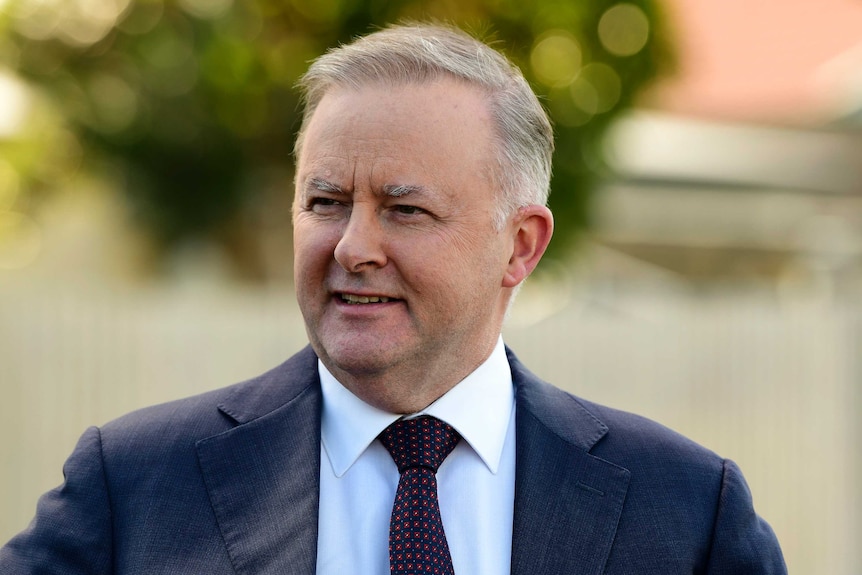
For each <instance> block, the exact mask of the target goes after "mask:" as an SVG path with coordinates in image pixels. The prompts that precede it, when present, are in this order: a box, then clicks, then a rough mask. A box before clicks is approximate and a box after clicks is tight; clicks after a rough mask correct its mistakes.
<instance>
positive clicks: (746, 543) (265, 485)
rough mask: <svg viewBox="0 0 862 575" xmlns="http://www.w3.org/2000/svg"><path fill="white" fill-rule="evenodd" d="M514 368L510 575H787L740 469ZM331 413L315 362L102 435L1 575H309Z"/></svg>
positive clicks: (50, 497)
mask: <svg viewBox="0 0 862 575" xmlns="http://www.w3.org/2000/svg"><path fill="white" fill-rule="evenodd" d="M509 362H510V364H511V367H512V375H513V380H514V384H515V388H516V402H517V411H516V426H517V428H516V429H517V432H516V438H517V439H516V457H517V470H516V478H515V509H514V511H515V514H514V538H513V550H512V573H513V575H552V574H553V575H562V574H566V575H599V574H602V573H607V574H622V573H627V574H644V575H647V574H654V575H674V574H682V573H703V574H710V575H727V574H738V575H742V574H776V573H785V572H786V568H785V566H784V561H783V559H782V556H781V551H780V549H779V546H778V543H777V541H776V539H775V536H774V535H773V533H772V531H771V529H770V528H769V526H768V525H767V524H766V523H765V522H764V521H763V520H761V519H760V518H759V517H758V516H757V515H756V514H755V512H754V509H753V507H752V502H751V496H750V493H749V490H748V488H747V486H746V484H745V481H744V479H743V478H742V475H741V473H740V471H739V469H737V467H736V466H735V465H734V464H733V463H732V462H730V461H728V460H723V459H721V458H719V457H718V456H717V455H715V454H713V453H712V452H710V451H707V450H706V449H704V448H702V447H699V446H698V445H696V444H694V443H692V442H691V441H689V440H687V439H685V438H683V437H681V436H680V435H678V434H676V433H674V432H672V431H670V430H668V429H666V428H664V427H661V426H660V425H658V424H656V423H653V422H651V421H649V420H646V419H644V418H641V417H638V416H635V415H631V414H627V413H623V412H620V411H616V410H612V409H608V408H606V407H601V406H598V405H595V404H592V403H589V402H586V401H583V400H580V399H577V398H575V397H573V396H571V395H569V394H567V393H564V392H563V391H560V390H559V389H557V388H555V387H552V386H550V385H548V384H547V383H544V382H542V381H540V380H539V379H538V378H537V377H535V376H534V375H532V374H531V373H530V372H528V371H527V370H526V369H525V368H524V367H523V366H522V365H521V363H520V362H519V361H518V360H517V359H516V358H515V356H514V355H513V354H511V352H509ZM320 413H321V391H320V383H319V379H318V375H317V358H316V356H315V355H314V353H313V352H312V351H311V349H310V348H306V349H305V350H303V351H301V352H300V353H298V354H297V355H295V356H294V357H292V358H291V359H290V360H288V361H287V362H285V363H284V364H282V365H281V366H279V367H277V368H275V369H274V370H272V371H270V372H268V373H266V374H264V375H262V376H260V377H257V378H255V379H253V380H250V381H248V382H245V383H241V384H238V385H235V386H233V387H229V388H226V389H223V390H218V391H214V392H210V393H206V394H204V395H200V396H196V397H192V398H189V399H184V400H180V401H176V402H172V403H168V404H165V405H160V406H156V407H151V408H147V409H144V410H141V411H137V412H135V413H132V414H130V415H127V416H125V417H122V418H120V419H118V420H116V421H114V422H112V423H109V424H107V425H105V426H104V427H102V428H101V429H99V428H91V429H89V430H88V431H87V432H86V433H85V434H84V435H83V436H82V438H81V440H80V442H79V443H78V446H77V448H76V449H75V451H74V453H73V454H72V455H71V457H70V458H69V460H68V461H67V462H66V465H65V467H64V473H65V476H66V480H65V482H64V483H63V485H61V486H60V487H58V488H57V489H55V490H53V491H51V492H49V493H47V494H45V495H44V496H43V497H42V498H41V499H40V501H39V505H38V509H37V512H36V517H35V519H34V520H33V522H32V523H31V525H30V526H29V528H28V529H27V530H26V531H24V532H23V533H21V534H20V535H18V536H17V537H15V538H14V539H12V540H11V541H10V542H9V543H8V544H7V545H6V546H5V547H4V548H3V549H2V550H0V574H2V575H13V574H14V575H18V574H48V573H51V574H53V573H56V574H63V575H77V574H81V575H84V574H86V575H102V574H105V575H107V574H123V575H131V574H141V575H159V574H165V575H167V574H170V575H178V574H203V575H289V574H313V573H314V571H315V562H316V554H317V509H318V497H319V466H320ZM357 536H358V537H362V534H361V533H360V534H357ZM360 575H365V574H360ZM368 575H371V574H368ZM460 575H493V574H478V573H471V574H460Z"/></svg>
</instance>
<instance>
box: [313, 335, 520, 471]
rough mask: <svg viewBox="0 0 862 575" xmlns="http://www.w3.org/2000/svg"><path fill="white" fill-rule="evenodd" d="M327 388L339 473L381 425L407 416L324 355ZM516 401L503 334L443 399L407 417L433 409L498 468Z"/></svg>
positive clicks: (329, 444)
mask: <svg viewBox="0 0 862 575" xmlns="http://www.w3.org/2000/svg"><path fill="white" fill-rule="evenodd" d="M317 366H318V372H319V374H320V384H321V387H322V390H323V414H322V416H321V441H322V442H323V448H324V450H325V451H326V454H327V456H328V457H329V462H330V463H331V465H332V470H333V472H334V473H335V475H336V476H337V477H341V476H342V475H344V474H345V473H346V472H347V470H348V469H350V467H351V466H352V465H353V464H354V463H355V462H356V460H357V459H358V458H359V456H360V455H362V453H363V452H364V451H365V450H366V449H367V448H368V446H369V445H371V442H373V441H374V440H375V439H376V438H377V436H378V435H379V434H380V432H381V431H383V430H384V429H386V427H387V426H389V424H391V423H393V422H394V421H396V420H397V419H399V418H400V417H401V416H400V415H398V414H393V413H389V412H386V411H383V410H381V409H377V408H376V407H374V406H372V405H369V404H367V403H365V402H364V401H362V400H361V399H359V398H358V397H356V396H355V395H353V393H352V392H350V391H349V390H348V389H347V388H346V387H344V386H343V385H341V383H339V382H338V380H336V379H335V377H334V376H333V375H332V374H331V373H330V372H329V370H328V369H326V366H324V365H323V362H321V361H320V360H318V363H317ZM514 406H515V395H514V390H513V389H512V373H511V370H510V368H509V362H508V360H507V359H506V351H505V348H504V346H503V338H502V337H500V338H499V339H498V340H497V345H496V346H495V347H494V350H493V351H492V352H491V355H490V356H489V357H488V359H486V360H485V362H484V363H482V364H481V365H480V366H479V367H478V368H476V370H475V371H473V372H472V373H471V374H470V375H468V376H467V377H465V378H464V379H463V380H461V382H460V383H459V384H458V385H456V386H455V387H453V388H452V389H450V390H449V391H448V392H446V393H445V394H444V395H443V396H441V397H440V398H439V399H437V401H435V402H434V403H432V404H431V405H429V406H428V407H426V408H425V409H423V410H422V411H420V412H419V413H415V414H411V415H410V416H407V417H416V416H419V415H426V414H427V415H433V416H434V417H436V418H438V419H442V420H443V421H445V422H446V423H448V424H449V425H451V426H452V427H454V428H455V429H456V430H457V431H458V433H460V434H461V437H463V438H464V440H465V441H466V442H467V443H468V444H469V445H470V447H472V448H473V450H474V451H475V452H476V453H477V454H478V455H479V457H481V458H482V461H484V463H485V465H486V466H487V467H488V469H489V470H490V471H491V473H497V469H498V468H499V465H500V457H501V455H502V452H503V443H504V442H505V439H506V431H507V430H508V427H509V421H510V419H511V417H512V411H513V409H514Z"/></svg>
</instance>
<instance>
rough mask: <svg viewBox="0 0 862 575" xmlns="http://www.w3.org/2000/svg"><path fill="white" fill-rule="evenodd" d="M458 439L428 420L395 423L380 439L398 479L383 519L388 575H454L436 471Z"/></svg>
mask: <svg viewBox="0 0 862 575" xmlns="http://www.w3.org/2000/svg"><path fill="white" fill-rule="evenodd" d="M459 439H461V436H460V435H458V432H457V431H455V430H454V429H453V428H452V426H450V425H449V424H447V423H444V422H442V421H440V420H439V419H436V418H434V417H418V418H416V419H399V420H398V421H396V422H395V423H393V424H392V425H390V426H389V427H387V428H386V429H385V430H383V433H381V434H380V442H381V443H382V444H383V446H384V447H386V449H387V450H388V451H389V454H390V455H392V459H393V460H395V464H396V465H397V466H398V472H399V473H400V474H401V479H400V480H399V481H398V491H397V492H396V493H395V504H394V505H393V506H392V517H391V518H390V520H389V571H390V573H393V574H398V575H414V574H418V573H421V574H423V575H424V574H426V573H430V574H434V575H437V574H440V575H454V573H455V571H454V570H453V568H452V557H451V556H450V555H449V545H448V544H447V543H446V534H445V533H443V522H442V521H441V520H440V506H439V505H438V503H437V476H436V473H437V468H438V467H440V464H441V463H443V460H444V459H446V456H447V455H449V453H450V452H451V451H452V450H453V449H454V448H455V444H457V443H458V440H459Z"/></svg>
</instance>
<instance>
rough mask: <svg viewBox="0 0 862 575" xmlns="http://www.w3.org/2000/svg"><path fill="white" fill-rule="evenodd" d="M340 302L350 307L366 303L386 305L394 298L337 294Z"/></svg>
mask: <svg viewBox="0 0 862 575" xmlns="http://www.w3.org/2000/svg"><path fill="white" fill-rule="evenodd" d="M338 295H339V297H340V298H341V301H343V302H345V303H348V304H351V305H362V304H367V303H387V302H390V301H393V299H394V298H390V297H386V296H376V295H355V294H349V293H341V294H338Z"/></svg>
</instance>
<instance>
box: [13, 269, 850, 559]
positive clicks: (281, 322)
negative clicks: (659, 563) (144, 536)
mask: <svg viewBox="0 0 862 575" xmlns="http://www.w3.org/2000/svg"><path fill="white" fill-rule="evenodd" d="M860 318H862V306H858V305H856V306H839V305H834V304H833V305H829V306H822V305H815V304H812V303H810V302H809V303H806V302H803V301H798V302H791V303H787V302H785V303H784V304H781V305H779V304H778V303H776V301H775V300H772V299H768V298H762V297H755V296H745V295H725V296H722V297H712V298H710V299H709V300H694V299H671V298H668V297H666V296H664V295H658V294H640V295H638V294H619V293H617V294H614V295H613V297H610V296H609V295H607V294H601V293H598V292H595V291H593V293H584V292H582V293H581V294H580V295H573V293H571V292H569V291H558V292H555V293H554V292H552V293H551V294H550V295H548V294H547V293H545V294H543V295H541V296H538V295H537V294H536V293H535V292H530V291H527V292H526V293H524V294H522V296H521V299H519V301H518V302H517V303H516V306H515V309H514V311H513V314H512V318H511V322H510V325H509V327H507V329H506V332H505V337H506V341H507V343H508V344H509V345H510V346H512V347H513V348H514V349H515V350H516V351H517V353H518V354H519V356H520V357H521V359H522V360H524V362H525V363H527V365H528V366H530V367H531V368H532V369H533V370H534V371H535V372H537V373H538V374H539V375H541V376H543V377H544V378H545V379H547V380H549V381H551V382H553V383H555V384H557V385H558V386H560V387H563V388H565V389H567V390H569V391H571V392H573V393H576V394H578V395H581V396H584V397H587V398H589V399H592V400H594V401H599V402H603V403H607V404H611V405H614V406H616V407H620V408H623V409H628V410H632V411H636V412H639V413H642V414H644V415H647V416H649V417H652V418H654V419H657V420H659V421H661V422H663V423H665V424H666V425H668V426H670V427H672V428H674V429H677V430H679V431H681V432H683V433H684V434H686V435H689V436H690V437H692V438H694V439H695V440H697V441H699V442H701V443H703V444H705V445H706V446H708V447H710V448H711V449H713V450H715V451H717V452H719V453H721V454H722V455H724V456H726V457H730V458H732V459H734V460H735V461H737V462H738V463H739V464H740V465H741V467H742V469H743V471H744V472H745V474H746V477H747V479H748V480H749V484H750V485H751V488H752V491H753V493H754V497H755V504H756V506H757V509H758V511H759V512H760V513H761V514H762V515H763V516H764V517H766V518H767V519H768V520H769V522H770V523H771V524H772V526H773V528H774V529H775V531H776V532H777V534H778V536H779V539H780V540H781V542H782V545H783V547H784V550H785V555H786V557H787V561H788V565H789V566H790V570H791V572H793V573H799V574H820V573H823V574H829V575H855V574H857V573H860V572H862V558H860V551H859V545H858V542H859V541H860V537H862V529H861V528H862V494H860V492H862V490H860V488H859V485H860V481H862V455H860V451H862V450H860V445H859V440H860V438H862V423H860V422H859V415H860V408H862V399H860V396H862V385H860V364H859V358H860V357H862V356H860V342H859V335H860V329H859V326H860ZM305 341H306V340H305V333H304V328H303V325H302V321H301V318H300V316H299V313H298V310H297V309H296V305H295V303H294V300H293V295H292V293H291V292H290V290H289V289H272V290H270V291H261V290H250V289H245V290H243V289H238V288H237V289H234V290H213V289H206V288H204V286H201V285H191V286H189V285H187V286H182V287H178V288H149V289H144V288H135V289H131V288H128V289H125V290H121V289H116V288H114V289H107V288H104V287H102V288H92V287H90V288H82V287H78V288H70V287H68V286H53V287H50V288H49V287H36V286H34V285H29V284H18V285H0V390H2V396H0V397H2V402H0V462H2V471H0V509H2V513H0V540H3V541H5V540H6V539H8V538H9V537H11V536H12V535H13V534H14V533H15V532H17V531H18V530H20V529H22V528H23V527H24V526H25V525H26V523H27V521H29V519H30V517H31V516H32V514H33V511H34V507H35V503H36V499H37V497H38V495H39V494H40V493H42V492H44V491H45V490H47V489H49V488H51V487H53V486H54V485H56V484H58V483H59V482H60V481H61V480H62V475H61V471H60V470H61V466H62V463H63V461H64V460H65V458H66V456H67V455H68V453H69V452H70V451H71V449H72V447H73V446H74V443H75V441H76V440H77V437H78V436H79V435H80V433H81V432H82V431H83V430H84V429H85V428H86V427H87V426H89V425H93V424H101V423H104V422H105V421H107V420H109V419H111V418H114V417H116V416H118V415H121V414H123V413H125V412H128V411H130V410H132V409H135V408H137V407H140V406H143V405H148V404H152V403H156V402H161V401H165V400H169V399H173V398H177V397H181V396H186V395H191V394H194V393H198V392H200V391H204V390H207V389H212V388H215V387H220V386H223V385H228V384H230V383H233V382H235V381H238V380H241V379H245V378H247V377H250V376H253V375H255V374H257V373H259V372H261V371H263V370H265V369H267V368H269V367H271V366H273V365H275V364H277V363H279V362H280V361H282V360H283V359H284V358H286V357H287V356H289V355H290V354H291V353H292V352H294V351H296V350H297V349H299V348H300V347H302V346H303V345H304V343H305Z"/></svg>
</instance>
